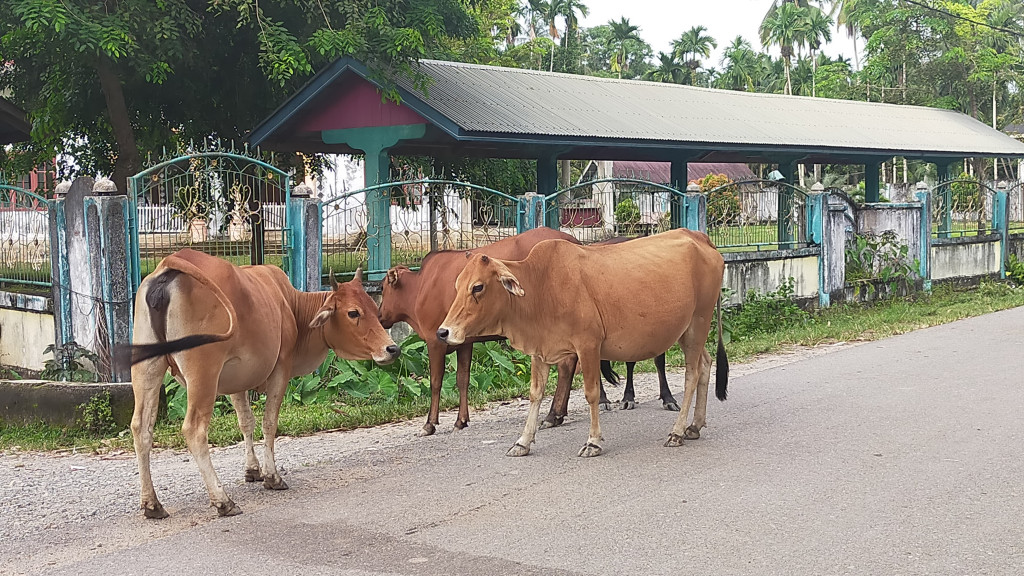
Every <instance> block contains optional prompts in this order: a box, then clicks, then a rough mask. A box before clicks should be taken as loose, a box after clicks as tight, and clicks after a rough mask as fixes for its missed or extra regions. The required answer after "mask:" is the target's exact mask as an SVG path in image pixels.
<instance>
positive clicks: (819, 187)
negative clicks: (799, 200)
mask: <svg viewBox="0 0 1024 576" xmlns="http://www.w3.org/2000/svg"><path fill="white" fill-rule="evenodd" d="M824 191H825V185H824V184H822V183H821V182H815V183H814V184H811V192H813V193H815V194H821V193H822V192H824Z"/></svg>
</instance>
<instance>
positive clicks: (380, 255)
mask: <svg viewBox="0 0 1024 576" xmlns="http://www.w3.org/2000/svg"><path fill="white" fill-rule="evenodd" d="M426 132H427V126H426V124H403V125H398V126H374V127H369V128H346V129H343V130H323V131H321V132H320V136H321V138H322V139H323V141H324V143H325V144H346V145H348V146H350V147H352V148H355V149H356V150H362V151H363V153H364V154H365V155H366V156H365V158H366V160H365V162H364V164H363V173H364V175H365V179H364V185H365V186H367V187H370V186H375V185H377V184H384V183H387V182H388V181H389V180H390V178H391V159H390V156H389V155H388V151H389V150H390V149H391V148H392V147H393V146H394V145H395V144H398V143H399V142H400V141H402V140H412V139H416V138H422V137H423V135H424V134H426ZM366 212H367V222H366V252H367V263H366V268H367V272H368V274H367V276H368V279H369V280H383V279H384V274H385V273H386V272H387V270H388V268H391V195H390V190H389V189H388V188H387V187H383V188H377V189H374V190H370V191H368V192H367V193H366Z"/></svg>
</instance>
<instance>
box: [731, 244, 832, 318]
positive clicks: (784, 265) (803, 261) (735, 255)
mask: <svg viewBox="0 0 1024 576" xmlns="http://www.w3.org/2000/svg"><path fill="white" fill-rule="evenodd" d="M818 253H819V250H818V249H817V248H800V249H798V250H772V251H766V252H727V253H725V254H723V255H722V256H724V257H725V280H724V282H723V283H724V285H725V287H726V288H730V289H732V290H733V291H734V292H735V293H734V294H733V295H732V298H731V299H730V300H729V302H728V305H735V304H740V303H741V302H742V301H743V297H744V296H746V294H747V292H749V291H751V290H753V291H754V292H757V293H758V294H765V293H767V292H774V291H775V290H778V288H779V286H781V285H782V283H783V282H785V281H786V280H788V279H789V278H793V281H794V290H795V294H794V295H793V296H794V298H795V299H797V300H808V299H811V298H814V299H816V298H817V297H818Z"/></svg>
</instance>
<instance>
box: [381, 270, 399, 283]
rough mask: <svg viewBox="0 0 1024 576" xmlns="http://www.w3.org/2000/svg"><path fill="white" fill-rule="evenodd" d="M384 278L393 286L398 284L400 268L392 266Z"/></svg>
mask: <svg viewBox="0 0 1024 576" xmlns="http://www.w3.org/2000/svg"><path fill="white" fill-rule="evenodd" d="M384 279H385V280H386V281H387V283H388V284H390V285H391V286H398V269H397V268H392V269H390V270H388V273H387V276H385V277H384Z"/></svg>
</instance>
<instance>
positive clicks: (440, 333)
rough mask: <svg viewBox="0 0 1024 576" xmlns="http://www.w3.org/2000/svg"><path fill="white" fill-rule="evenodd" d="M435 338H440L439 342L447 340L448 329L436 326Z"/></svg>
mask: <svg viewBox="0 0 1024 576" xmlns="http://www.w3.org/2000/svg"><path fill="white" fill-rule="evenodd" d="M437 339H438V340H440V341H441V342H444V341H445V340H447V339H448V329H447V328H438V329H437Z"/></svg>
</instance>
